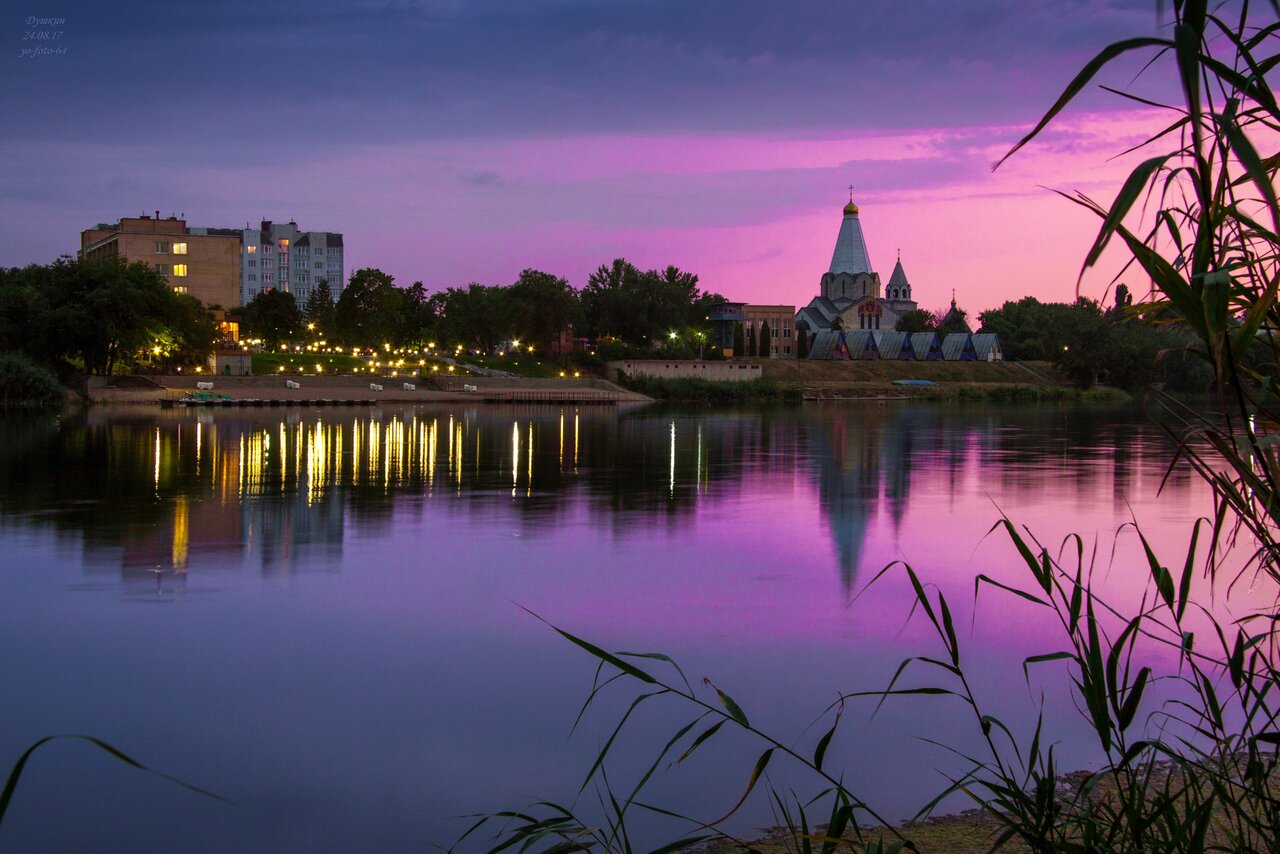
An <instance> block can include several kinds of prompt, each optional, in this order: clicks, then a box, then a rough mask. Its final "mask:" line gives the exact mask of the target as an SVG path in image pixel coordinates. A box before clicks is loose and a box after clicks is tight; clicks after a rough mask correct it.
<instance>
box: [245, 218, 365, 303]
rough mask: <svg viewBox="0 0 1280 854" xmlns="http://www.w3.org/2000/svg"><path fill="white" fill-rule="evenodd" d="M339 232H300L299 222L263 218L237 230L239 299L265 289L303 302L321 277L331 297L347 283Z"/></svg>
mask: <svg viewBox="0 0 1280 854" xmlns="http://www.w3.org/2000/svg"><path fill="white" fill-rule="evenodd" d="M344 273H345V267H344V258H343V245H342V235H341V234H338V233H335V232H332V231H301V230H299V229H298V224H297V223H296V222H293V221H292V220H291V221H289V222H283V223H282V222H272V221H271V220H269V219H264V220H263V221H262V224H261V227H259V228H246V229H244V230H243V231H242V232H240V300H241V303H242V304H244V303H248V302H249V301H250V300H251V299H253V298H254V297H255V296H257V295H258V294H260V293H262V292H263V291H266V290H272V289H276V290H282V291H287V292H288V293H291V294H293V295H294V298H295V299H297V301H298V304H299V305H302V304H303V303H305V302H306V301H307V298H308V297H309V296H311V292H312V290H313V289H314V288H315V287H316V285H318V284H319V283H320V281H321V280H322V279H323V280H325V281H327V282H328V283H329V289H330V290H331V291H332V292H333V297H334V299H337V298H338V294H340V293H342V289H343V287H344V286H345V284H346V279H345V277H344Z"/></svg>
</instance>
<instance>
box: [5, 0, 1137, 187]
mask: <svg viewBox="0 0 1280 854" xmlns="http://www.w3.org/2000/svg"><path fill="white" fill-rule="evenodd" d="M37 11H39V10H37ZM41 14H43V12H41ZM58 14H59V15H62V16H64V17H66V19H67V23H66V25H65V27H64V28H63V29H65V31H66V35H65V37H64V43H65V45H66V46H67V49H68V54H67V55H66V56H61V57H51V58H45V59H27V60H19V59H17V58H16V54H17V50H16V49H15V50H13V51H11V53H12V54H13V55H12V56H9V57H7V58H6V59H5V60H4V69H5V83H4V84H3V85H2V86H0V109H3V110H4V111H5V114H6V115H7V116H10V117H14V118H15V119H16V120H15V121H12V122H6V125H7V128H6V130H5V131H4V135H5V136H6V137H8V138H9V139H28V140H39V139H56V140H64V141H76V140H82V139H86V138H88V136H89V134H88V130H89V129H90V128H92V131H93V133H92V138H94V139H96V140H98V141H137V140H138V139H140V138H143V137H151V138H156V137H162V138H164V139H168V140H173V141H183V142H186V143H188V144H191V145H193V146H196V147H198V148H205V147H207V149H208V150H209V151H210V152H215V151H216V152H220V154H219V155H218V156H220V157H226V158H230V159H239V160H243V159H245V158H249V159H255V160H259V159H260V160H261V161H263V162H270V161H271V160H272V159H273V158H278V157H281V156H282V155H281V149H280V145H281V143H289V144H290V146H291V147H292V148H293V150H294V151H295V152H298V151H302V150H306V149H308V148H314V147H317V146H319V147H323V146H325V145H330V144H338V143H350V144H360V143H364V142H375V141H376V142H382V141H394V140H409V139H431V138H448V137H468V136H477V135H491V134H510V135H534V136H536V135H554V134H563V133H584V132H601V133H610V132H636V131H644V132H679V131H687V130H697V131H725V130H732V131H761V130H772V129H778V128H788V129H796V128H809V129H814V130H854V129H858V128H870V127H879V128H883V127H903V126H921V125H939V124H947V125H954V124H964V123H969V122H979V121H981V122H985V123H990V122H993V121H996V122H998V121H1026V120H1027V119H1028V118H1030V117H1032V116H1033V114H1034V113H1035V112H1036V111H1037V110H1039V109H1041V108H1042V107H1043V105H1044V104H1045V103H1046V102H1047V100H1048V99H1049V98H1051V97H1052V96H1053V95H1054V94H1056V93H1057V91H1058V90H1059V89H1060V88H1061V86H1062V85H1063V83H1064V82H1065V80H1066V79H1068V77H1069V75H1070V73H1071V71H1072V70H1073V69H1074V68H1075V67H1076V66H1078V65H1079V63H1080V61H1081V60H1082V59H1083V58H1084V56H1085V55H1086V54H1091V53H1092V52H1094V51H1095V50H1096V49H1097V48H1098V46H1099V45H1101V44H1103V43H1105V42H1107V41H1110V40H1113V39H1115V38H1119V37H1122V36H1125V35H1131V34H1134V33H1141V32H1149V31H1150V30H1151V28H1152V25H1153V23H1154V11H1153V9H1152V6H1151V4H1150V3H1148V2H1146V0H1131V2H1130V0H1124V2H1121V0H1115V2H1105V0H1039V2H1027V0H965V2H956V0H914V2H884V1H883V0H880V1H879V2H786V3H780V2H764V0H733V1H732V2H728V1H727V0H703V1H702V2H688V0H652V2H624V0H542V2H537V1H536V0H522V2H514V0H490V2H461V0H441V1H440V2H417V3H406V2H387V3H380V2H370V3H336V2H329V3H308V4H298V3H283V4H261V3H244V2H230V3H222V2H218V3H213V2H206V3H199V4H180V3H166V4H137V3H134V4H129V3H125V4H121V5H111V4H75V3H73V4H71V5H70V6H69V7H68V8H66V9H65V10H64V9H59V10H58ZM21 18H22V16H18V15H14V16H13V17H12V18H11V19H10V22H11V25H12V27H11V28H10V29H9V32H10V33H11V35H12V38H11V39H10V42H11V43H12V44H13V45H17V44H18V36H19V35H20V30H21V27H22V23H21ZM232 141H234V142H235V143H236V145H235V147H234V148H228V147H227V143H229V142H232Z"/></svg>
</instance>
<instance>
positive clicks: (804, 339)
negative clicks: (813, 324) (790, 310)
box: [796, 326, 809, 359]
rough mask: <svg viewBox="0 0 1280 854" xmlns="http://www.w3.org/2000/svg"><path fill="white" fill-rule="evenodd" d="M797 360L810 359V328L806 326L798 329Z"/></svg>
mask: <svg viewBox="0 0 1280 854" xmlns="http://www.w3.org/2000/svg"><path fill="white" fill-rule="evenodd" d="M796 358H797V359H807V358H809V328H808V327H806V326H799V327H797V328H796Z"/></svg>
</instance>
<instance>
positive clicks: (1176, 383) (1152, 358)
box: [978, 285, 1212, 391]
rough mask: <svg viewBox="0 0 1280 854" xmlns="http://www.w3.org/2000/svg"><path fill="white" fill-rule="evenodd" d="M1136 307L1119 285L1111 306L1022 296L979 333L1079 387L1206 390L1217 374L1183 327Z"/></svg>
mask: <svg viewBox="0 0 1280 854" xmlns="http://www.w3.org/2000/svg"><path fill="white" fill-rule="evenodd" d="M1131 305H1132V299H1131V297H1130V296H1129V292H1128V289H1127V288H1125V286H1124V285H1120V286H1119V287H1118V288H1117V292H1116V303H1115V305H1114V306H1112V307H1111V308H1104V307H1103V306H1102V305H1101V304H1100V303H1099V302H1097V301H1095V300H1091V299H1086V298H1084V297H1081V298H1080V299H1077V300H1076V301H1075V302H1074V303H1045V302H1040V301H1039V300H1037V299H1036V298H1035V297H1023V298H1022V299H1020V300H1018V301H1017V302H1012V301H1010V302H1006V303H1005V304H1004V305H1002V306H1001V307H1000V308H997V309H991V310H989V311H984V312H982V313H981V314H980V315H978V319H979V321H980V322H981V324H982V327H981V331H982V332H991V333H995V334H996V335H999V336H1000V346H1001V348H1002V349H1003V351H1004V355H1005V358H1006V359H1021V360H1027V361H1048V362H1055V363H1057V364H1058V366H1059V367H1060V368H1061V369H1062V370H1063V371H1064V372H1065V373H1066V374H1067V375H1068V376H1069V377H1071V378H1072V379H1073V380H1075V381H1076V382H1078V383H1080V384H1082V385H1087V384H1091V383H1093V382H1094V381H1095V380H1098V379H1101V380H1103V381H1104V382H1106V383H1108V384H1110V385H1114V386H1118V387H1120V388H1124V389H1128V390H1130V391H1136V390H1140V389H1143V388H1145V387H1146V386H1148V385H1149V384H1150V383H1152V382H1161V383H1164V385H1165V387H1166V388H1170V389H1177V390H1182V391H1203V390H1204V389H1206V388H1207V387H1208V385H1209V383H1210V382H1211V381H1212V375H1211V373H1210V372H1209V371H1208V370H1207V369H1206V368H1205V367H1204V363H1203V360H1202V359H1201V358H1198V357H1196V356H1195V355H1194V353H1193V352H1192V345H1193V338H1192V337H1191V336H1189V335H1188V334H1187V332H1186V330H1185V329H1183V328H1182V327H1180V326H1169V325H1159V324H1156V323H1150V322H1144V321H1143V320H1142V319H1141V318H1139V317H1137V316H1135V315H1134V312H1133V310H1132V308H1131ZM1148 319H1150V318H1148Z"/></svg>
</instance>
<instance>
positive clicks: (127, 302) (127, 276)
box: [0, 257, 214, 374]
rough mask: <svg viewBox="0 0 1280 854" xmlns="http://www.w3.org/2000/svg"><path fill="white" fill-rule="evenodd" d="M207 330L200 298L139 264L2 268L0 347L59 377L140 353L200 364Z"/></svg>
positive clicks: (68, 262) (111, 366)
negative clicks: (178, 289)
mask: <svg viewBox="0 0 1280 854" xmlns="http://www.w3.org/2000/svg"><path fill="white" fill-rule="evenodd" d="M212 330H213V324H212V321H211V320H210V319H209V317H208V314H207V312H206V311H205V310H204V308H203V307H202V306H200V304H199V303H198V302H197V301H195V300H194V299H192V298H191V297H187V296H184V295H180V294H177V293H175V292H174V290H173V288H172V287H170V285H169V283H168V281H167V280H166V279H165V277H164V276H162V275H161V274H159V273H157V272H156V271H155V270H154V269H153V268H152V267H151V266H149V265H147V264H144V263H142V262H135V263H133V264H129V263H127V262H125V261H124V260H122V259H120V258H118V257H111V258H105V259H71V258H61V259H59V260H57V261H55V262H54V263H52V264H32V265H29V266H27V267H23V268H20V269H18V268H14V269H4V270H0V350H10V351H17V352H21V353H25V354H26V355H28V356H30V357H31V358H32V359H33V360H35V361H37V362H39V363H41V364H44V365H47V366H49V367H52V368H54V369H55V370H56V371H58V372H60V373H63V374H67V373H74V372H75V371H77V370H83V371H84V372H86V373H91V374H109V373H113V372H114V371H116V370H117V369H118V368H123V367H128V366H130V365H132V364H134V363H135V362H137V361H138V360H139V359H140V358H142V359H145V360H146V361H147V363H149V364H157V363H158V362H165V363H168V364H171V365H173V364H187V363H191V362H198V361H200V360H202V359H203V358H204V356H205V355H206V354H207V353H208V351H209V350H210V349H211V348H212V345H213V340H214V336H213V331H212ZM157 349H158V350H160V352H159V353H156V352H155V351H156V350H157Z"/></svg>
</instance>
